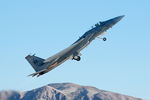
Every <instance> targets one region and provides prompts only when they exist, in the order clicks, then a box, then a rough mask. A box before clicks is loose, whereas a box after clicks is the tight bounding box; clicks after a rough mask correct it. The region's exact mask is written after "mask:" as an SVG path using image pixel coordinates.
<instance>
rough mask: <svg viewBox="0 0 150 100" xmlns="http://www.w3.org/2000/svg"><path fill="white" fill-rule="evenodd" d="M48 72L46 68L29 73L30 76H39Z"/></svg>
mask: <svg viewBox="0 0 150 100" xmlns="http://www.w3.org/2000/svg"><path fill="white" fill-rule="evenodd" d="M46 72H47V70H46V69H44V70H41V71H38V72H36V73H33V74H30V75H28V76H32V77H34V76H37V77H39V76H40V75H43V74H44V73H46Z"/></svg>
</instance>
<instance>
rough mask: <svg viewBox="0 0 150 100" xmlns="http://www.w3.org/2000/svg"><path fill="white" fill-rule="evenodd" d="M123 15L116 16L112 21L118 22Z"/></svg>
mask: <svg viewBox="0 0 150 100" xmlns="http://www.w3.org/2000/svg"><path fill="white" fill-rule="evenodd" d="M124 16H125V15H122V16H118V17H116V18H114V21H115V22H119V21H120V20H121V19H122V18H123V17H124Z"/></svg>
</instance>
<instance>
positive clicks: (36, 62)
mask: <svg viewBox="0 0 150 100" xmlns="http://www.w3.org/2000/svg"><path fill="white" fill-rule="evenodd" d="M123 17H124V15H122V16H118V17H115V18H112V19H109V20H106V21H103V22H99V23H97V24H95V26H94V27H92V29H90V30H89V31H87V32H85V33H84V34H83V35H82V36H81V37H80V38H79V39H78V40H77V41H75V42H74V43H73V44H72V45H70V46H69V47H68V48H66V49H64V50H62V51H60V52H58V53H57V54H55V55H53V56H51V57H49V58H47V59H43V58H40V57H37V56H35V55H28V56H26V57H25V59H26V60H27V61H28V62H29V63H30V64H31V66H32V67H33V69H34V70H35V71H36V73H33V74H30V75H29V76H32V77H34V76H37V77H39V76H40V75H43V74H45V73H47V72H49V71H51V70H52V69H54V68H56V67H57V66H59V65H60V64H62V63H64V62H65V61H67V60H69V59H71V60H76V61H80V60H81V53H80V52H81V50H83V49H84V48H85V47H87V46H88V45H89V44H90V43H91V42H92V41H93V40H94V39H95V38H96V37H102V35H104V34H105V32H106V31H107V30H108V29H109V28H111V27H112V26H113V25H115V24H116V23H117V22H119V21H120V20H121V19H122V18H123ZM102 39H103V41H106V38H105V37H103V38H102Z"/></svg>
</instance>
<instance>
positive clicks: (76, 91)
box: [0, 83, 143, 100]
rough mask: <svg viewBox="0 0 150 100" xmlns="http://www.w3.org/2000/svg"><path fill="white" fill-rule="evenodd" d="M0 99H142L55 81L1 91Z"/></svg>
mask: <svg viewBox="0 0 150 100" xmlns="http://www.w3.org/2000/svg"><path fill="white" fill-rule="evenodd" d="M0 100H143V99H140V98H134V97H131V96H126V95H122V94H118V93H113V92H108V91H104V90H99V89H97V88H95V87H91V86H80V85H77V84H72V83H56V84H48V85H46V86H43V87H40V88H37V89H33V90H31V91H26V92H16V91H1V92H0Z"/></svg>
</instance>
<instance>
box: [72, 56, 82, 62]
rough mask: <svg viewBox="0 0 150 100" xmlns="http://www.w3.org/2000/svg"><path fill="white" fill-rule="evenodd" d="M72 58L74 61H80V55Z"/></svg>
mask: <svg viewBox="0 0 150 100" xmlns="http://www.w3.org/2000/svg"><path fill="white" fill-rule="evenodd" d="M73 59H74V60H76V61H80V60H81V57H80V56H75V57H73Z"/></svg>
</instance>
